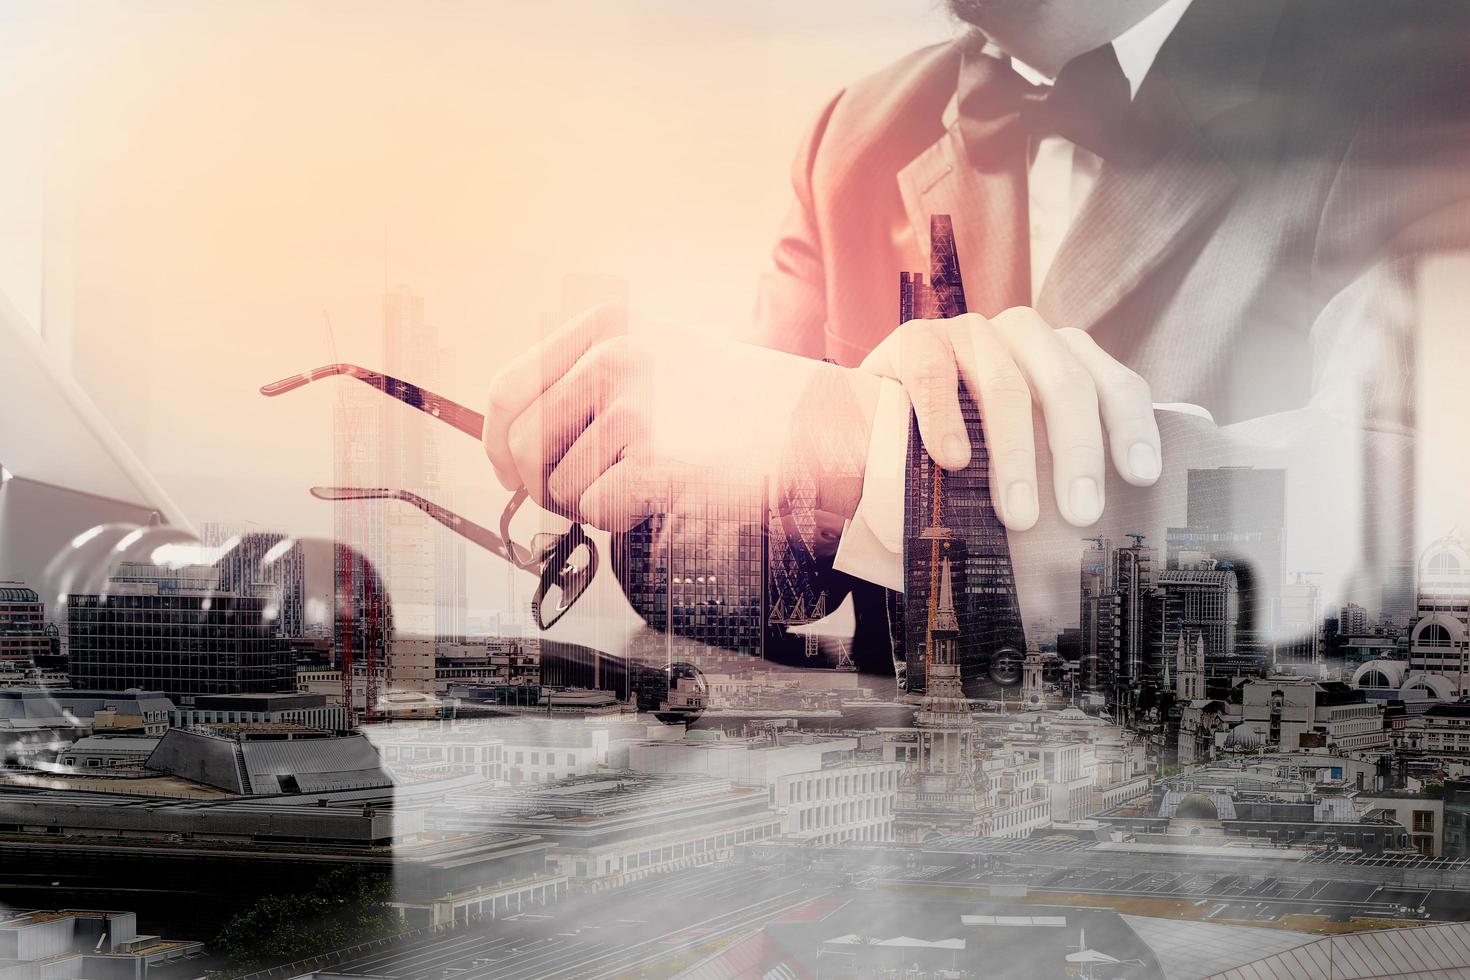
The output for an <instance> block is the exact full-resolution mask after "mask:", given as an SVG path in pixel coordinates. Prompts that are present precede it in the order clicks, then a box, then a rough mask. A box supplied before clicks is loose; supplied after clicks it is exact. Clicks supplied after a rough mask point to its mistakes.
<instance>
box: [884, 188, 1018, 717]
mask: <svg viewBox="0 0 1470 980" xmlns="http://www.w3.org/2000/svg"><path fill="white" fill-rule="evenodd" d="M930 238H931V246H930V247H931V281H930V283H929V285H927V286H926V285H925V284H924V281H923V279H924V277H923V276H922V275H921V274H918V273H904V274H902V275H901V276H900V281H899V286H900V300H899V317H900V319H901V320H909V319H913V318H915V317H928V316H934V317H953V316H959V315H960V314H962V313H964V312H966V306H965V293H964V284H963V283H962V282H961V279H960V265H959V256H958V255H957V254H956V251H955V244H954V228H953V226H952V224H951V222H950V218H949V216H948V215H935V216H934V217H933V218H932V219H931V221H930ZM960 405H961V410H962V412H963V414H964V418H965V427H966V430H967V431H968V433H969V436H970V444H971V447H972V452H971V457H970V465H969V466H967V467H965V468H964V469H963V470H961V471H959V472H954V473H945V472H943V471H942V470H940V469H939V467H937V466H935V464H934V461H933V460H932V459H931V458H930V456H929V454H928V452H926V451H925V450H924V446H923V441H922V440H921V439H920V436H919V431H918V423H917V421H916V420H911V421H910V429H909V446H908V468H907V473H908V479H907V481H906V489H905V503H904V538H903V565H904V617H903V623H904V627H903V637H902V639H903V648H904V649H903V655H904V661H905V671H906V675H907V689H908V690H909V691H910V692H912V693H923V692H924V691H925V690H926V684H927V674H926V665H927V662H928V660H929V654H930V651H929V649H928V632H929V623H928V607H929V603H930V602H932V601H933V597H934V590H935V588H936V587H937V583H938V578H939V568H938V562H939V559H940V555H939V552H938V549H937V547H936V545H935V543H934V541H933V540H932V539H930V538H927V537H925V533H926V532H927V531H928V529H929V528H930V527H931V525H941V526H944V527H947V528H950V529H951V530H952V531H953V532H954V540H953V544H952V547H951V550H950V552H949V559H950V565H951V571H952V574H953V577H954V579H955V582H956V591H957V592H958V594H959V599H958V600H957V601H956V604H955V608H956V614H957V616H958V622H959V624H960V626H961V630H960V634H959V637H958V639H957V641H956V656H957V663H958V664H959V668H960V677H961V679H962V681H963V684H964V688H965V693H966V694H968V695H969V696H970V697H995V696H997V695H999V694H1001V693H1002V692H1011V693H1014V691H1015V690H1018V689H1019V686H1020V684H1021V679H1022V677H1021V672H1022V661H1023V655H1022V651H1023V650H1025V649H1026V636H1025V631H1024V629H1023V628H1022V624H1021V611H1020V606H1019V604H1018V602H1017V600H1016V581H1015V573H1014V570H1013V568H1012V565H1011V552H1010V545H1009V542H1008V541H1007V540H1006V529H1005V525H1004V524H1002V523H1001V520H1000V517H999V516H998V515H997V514H996V513H995V508H994V506H993V505H992V504H991V500H990V457H989V453H988V452H987V450H986V446H985V435H984V431H983V430H982V428H981V425H980V409H979V406H978V405H977V404H976V401H975V399H973V398H961V399H960Z"/></svg>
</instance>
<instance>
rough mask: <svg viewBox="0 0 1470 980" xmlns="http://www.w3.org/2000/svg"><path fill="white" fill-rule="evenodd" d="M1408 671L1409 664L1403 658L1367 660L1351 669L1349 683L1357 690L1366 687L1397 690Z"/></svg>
mask: <svg viewBox="0 0 1470 980" xmlns="http://www.w3.org/2000/svg"><path fill="white" fill-rule="evenodd" d="M1408 672H1409V664H1408V662H1407V661H1404V660H1369V661H1368V662H1367V663H1364V664H1361V665H1359V667H1358V669H1357V670H1355V671H1353V677H1352V680H1351V681H1350V683H1351V685H1352V686H1353V687H1355V688H1357V689H1359V690H1362V689H1363V688H1367V687H1385V688H1391V689H1393V690H1398V689H1399V688H1400V687H1402V686H1403V683H1404V677H1405V675H1407V674H1408Z"/></svg>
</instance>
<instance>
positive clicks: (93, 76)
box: [0, 0, 951, 534]
mask: <svg viewBox="0 0 1470 980" xmlns="http://www.w3.org/2000/svg"><path fill="white" fill-rule="evenodd" d="M950 31H951V24H950V21H949V19H948V17H947V15H946V14H945V13H944V12H943V9H942V4H941V3H940V2H939V0H800V2H790V0H739V2H730V3H724V4H714V3H705V2H699V3H688V2H684V0H537V2H535V3H522V2H509V0H498V2H484V0H480V2H473V3H469V2H466V3H460V2H430V3H418V2H415V3H406V2H396V3H388V2H376V3H375V2H362V0H352V2H322V0H317V2H307V3H300V2H294V0H293V2H260V0H253V2H250V3H237V2H214V3H211V2H200V0H177V2H169V0H148V2H146V3H145V2H141V0H138V2H130V3H109V2H100V0H86V2H75V3H67V2H53V0H32V2H23V0H11V2H8V3H5V4H3V5H0V127H3V128H0V131H3V132H4V133H5V134H6V140H5V149H4V152H3V153H0V289H3V290H4V292H5V293H6V294H7V295H8V296H9V297H10V299H11V300H12V302H14V303H15V304H16V305H17V306H18V307H19V308H20V309H21V311H22V312H23V313H24V314H25V315H26V316H28V317H29V318H31V319H32V320H34V321H38V322H39V321H40V319H41V318H42V315H43V310H44V316H45V319H46V321H47V326H48V329H49V331H50V333H51V334H52V335H53V336H56V337H58V338H60V339H59V340H58V343H59V344H60V345H61V346H62V347H63V348H65V347H67V346H69V345H70V346H72V347H73V350H72V352H71V354H72V362H73V364H74V368H75V373H76V375H77V377H78V378H79V380H81V382H82V383H83V384H84V386H86V387H87V389H88V390H89V391H90V393H91V394H92V396H93V397H94V398H95V399H96V401H97V402H98V403H99V404H100V405H101V406H102V407H103V409H104V410H106V411H107V413H108V414H109V416H110V417H111V418H112V419H113V420H114V421H115V423H116V424H117V426H118V428H119V429H120V430H121V431H122V432H123V434H124V435H125V436H126V437H127V439H128V440H129V441H130V442H131V443H132V444H133V446H134V448H135V449H136V450H137V451H138V453H139V454H140V455H141V456H142V457H143V459H144V461H145V462H146V463H147V464H148V465H149V466H150V467H151V468H152V469H153V471H154V472H155V473H156V474H157V475H158V476H159V478H160V479H161V481H162V482H163V483H164V484H165V486H166V487H167V489H168V490H169V491H170V492H172V493H173V495H174V496H175V497H176V499H177V500H178V502H179V503H180V505H181V506H182V507H183V508H184V509H185V510H186V512H188V513H189V514H190V515H191V516H192V517H194V518H195V519H196V520H216V519H217V520H228V521H238V520H250V521H254V522H256V523H258V524H262V525H266V526H270V527H277V528H283V529H291V530H296V531H299V532H303V533H312V534H326V533H328V532H329V530H330V512H329V509H328V507H327V506H326V505H323V504H320V503H318V502H316V501H314V500H312V499H311V498H309V497H308V496H307V494H306V488H307V487H308V486H309V485H311V484H312V483H324V482H329V481H330V474H331V442H330V439H331V414H332V413H331V407H332V391H331V386H330V385H322V386H318V387H317V388H316V389H314V390H313V389H308V390H305V391H302V392H298V393H296V394H295V395H293V396H291V397H290V398H289V399H279V400H276V401H267V400H266V399H263V398H261V397H260V396H259V395H258V394H256V389H257V388H258V386H259V385H260V384H262V383H264V382H266V381H270V380H273V379H275V378H277V377H281V376H284V375H287V374H291V373H295V372H297V371H300V370H303V369H305V368H308V367H311V366H315V365H317V364H319V363H325V362H327V361H329V360H331V359H333V358H332V350H333V346H332V343H331V342H330V341H329V336H328V332H327V329H326V327H325V326H324V315H323V311H326V312H328V313H329V314H330V317H331V321H332V323H333V326H334V338H335V347H336V352H337V358H338V359H341V360H356V361H358V362H360V363H364V364H369V365H371V364H374V363H375V362H376V361H377V360H378V358H379V354H378V351H379V345H380V331H381V313H380V302H381V296H382V294H383V291H384V289H385V288H386V287H388V286H392V285H395V284H399V283H403V284H407V285H408V286H409V287H411V288H412V289H413V290H415V291H416V292H418V293H420V294H421V295H423V297H424V298H425V302H426V308H427V313H428V319H429V321H430V322H431V323H432V324H433V325H434V326H435V327H436V328H437V330H438V335H439V339H440V343H441V344H442V346H443V347H444V348H445V349H446V351H447V352H448V354H449V355H450V356H449V357H448V358H446V360H445V368H444V371H443V374H442V376H441V377H434V378H419V379H416V380H419V381H421V382H423V383H425V384H428V385H431V386H433V387H436V388H438V389H439V390H441V391H442V392H443V393H444V394H447V395H450V396H451V397H459V398H461V399H462V400H465V401H466V402H468V403H470V404H474V405H477V406H478V405H479V404H480V403H481V402H482V400H483V398H484V395H485V385H486V382H487V381H488V379H489V378H490V376H491V375H492V374H493V373H494V371H495V370H496V368H497V367H498V366H499V365H500V364H501V363H503V362H504V361H505V360H506V359H507V358H508V357H509V356H510V355H511V354H512V353H514V352H516V351H518V350H520V349H521V348H523V347H525V346H526V345H528V344H530V343H532V342H533V341H534V340H536V339H537V338H538V337H539V335H540V332H541V322H542V315H543V313H545V312H546V311H554V310H557V309H559V308H560V307H561V305H562V302H561V280H562V277H563V275H564V274H566V273H582V274H609V275H613V276H617V277H622V278H624V279H626V280H627V281H628V283H629V285H630V288H631V294H632V297H633V302H634V304H635V307H636V308H637V309H638V311H639V312H641V313H643V314H646V315H649V316H653V317H658V318H662V319H668V320H674V321H686V322H689V323H691V324H698V325H715V326H720V325H727V324H730V323H733V322H734V321H737V320H739V319H740V318H741V317H742V316H743V315H744V314H745V313H746V312H747V311H748V310H749V308H750V306H751V304H752V301H753V297H754V291H755V279H756V275H757V273H758V271H759V270H760V268H761V267H762V264H763V263H764V261H765V259H766V256H767V254H768V252H769V248H770V245H771V244H772V242H773V241H774V235H775V231H776V228H777V226H778V223H779V221H780V218H781V215H782V213H783V211H784V209H785V207H786V205H787V203H788V201H789V195H790V186H789V183H788V174H789V167H790V162H791V159H792V156H793V153H794V151H795V149H796V146H797V142H798V140H799V139H800V137H801V135H802V133H803V130H804V128H805V127H806V126H808V125H809V124H810V123H811V122H812V120H814V119H815V116H816V114H817V112H818V111H819V110H820V108H821V107H822V105H823V104H824V103H825V102H826V101H827V100H828V99H829V98H831V96H832V95H834V94H835V93H836V92H837V91H838V90H839V89H840V88H841V87H842V86H843V85H844V84H846V83H848V82H850V81H852V80H854V79H856V78H858V77H861V76H862V75H864V74H866V73H868V72H871V71H874V70H876V69H878V68H881V67H882V66H883V65H885V64H886V63H888V62H889V61H891V60H893V59H894V58H896V57H898V56H900V55H902V54H903V53H905V52H907V51H909V50H912V49H914V48H916V47H918V46H920V45H923V44H926V43H930V42H932V41H935V40H938V39H942V38H944V37H946V36H948V35H949V33H950ZM43 255H44V264H43ZM43 283H44V286H43ZM445 445H446V446H447V447H449V448H450V450H451V452H452V456H451V462H452V464H453V466H454V472H455V475H456V477H457V482H458V484H459V490H460V497H461V499H462V500H464V501H467V502H466V503H465V505H464V506H465V509H466V510H467V511H469V512H471V513H472V514H474V516H476V517H480V518H482V519H485V520H486V521H488V522H493V520H494V514H495V512H496V510H497V507H496V504H497V503H498V501H499V499H500V498H501V496H502V494H501V493H500V491H499V490H498V488H495V489H491V485H492V482H493V481H492V479H491V476H490V472H489V469H488V467H487V466H486V464H485V460H484V458H483V456H482V454H481V453H480V451H479V449H478V446H477V445H475V444H473V443H472V442H471V441H470V440H468V439H459V438H453V439H448V440H445ZM476 498H479V499H476ZM481 500H483V504H481Z"/></svg>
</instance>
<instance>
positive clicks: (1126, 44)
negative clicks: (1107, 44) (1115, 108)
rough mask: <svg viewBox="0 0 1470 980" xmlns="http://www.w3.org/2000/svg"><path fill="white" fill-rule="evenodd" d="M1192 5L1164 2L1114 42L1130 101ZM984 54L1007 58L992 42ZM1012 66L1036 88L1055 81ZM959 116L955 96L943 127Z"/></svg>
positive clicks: (1178, 0) (1020, 65)
mask: <svg viewBox="0 0 1470 980" xmlns="http://www.w3.org/2000/svg"><path fill="white" fill-rule="evenodd" d="M1192 2H1193V0H1165V2H1164V3H1162V4H1160V5H1159V6H1158V8H1157V9H1155V10H1154V11H1153V13H1151V14H1149V15H1148V16H1147V17H1145V18H1143V20H1141V21H1139V22H1138V23H1136V24H1134V25H1133V26H1132V27H1130V28H1128V30H1126V31H1124V32H1123V33H1122V34H1119V35H1118V36H1117V37H1115V38H1113V53H1114V54H1116V55H1117V56H1118V66H1119V67H1120V68H1122V69H1123V74H1124V76H1126V77H1127V79H1128V95H1129V97H1130V98H1132V97H1134V96H1136V95H1138V88H1139V86H1140V85H1142V84H1143V79H1144V77H1145V76H1147V75H1148V72H1149V69H1150V68H1152V67H1153V64H1154V59H1156V58H1157V57H1158V56H1159V51H1160V49H1162V48H1163V46H1164V42H1165V41H1167V40H1169V35H1170V34H1173V33H1174V28H1175V27H1176V26H1178V24H1179V19H1180V18H1181V17H1183V16H1184V11H1186V10H1188V9H1189V5H1190V4H1191V3H1192ZM983 50H984V51H985V53H987V54H990V55H994V56H996V57H1000V58H1004V57H1006V54H1005V52H1004V51H1002V50H1001V49H1000V48H998V47H996V46H995V45H994V44H992V43H990V42H986V44H985V47H984V48H983ZM1010 62H1011V67H1013V68H1015V69H1016V72H1017V73H1018V74H1019V75H1020V76H1021V77H1022V78H1024V79H1026V81H1028V82H1030V83H1031V84H1033V85H1050V84H1051V83H1052V81H1053V79H1051V78H1048V77H1046V76H1045V75H1043V74H1042V73H1041V72H1039V71H1037V70H1036V69H1035V68H1032V67H1031V66H1030V65H1028V64H1026V63H1025V62H1023V61H1020V60H1018V59H1016V58H1011V59H1010ZM959 112H960V110H959V97H958V96H953V97H951V98H950V100H949V104H948V105H946V106H945V107H944V113H943V117H942V123H943V125H944V127H945V128H946V129H948V128H949V127H950V126H952V125H954V121H955V120H956V119H958V118H959Z"/></svg>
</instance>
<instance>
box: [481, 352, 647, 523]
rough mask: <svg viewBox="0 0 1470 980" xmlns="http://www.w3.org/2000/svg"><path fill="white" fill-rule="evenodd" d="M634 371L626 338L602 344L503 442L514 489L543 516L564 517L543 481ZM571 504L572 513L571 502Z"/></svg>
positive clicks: (512, 427) (516, 423) (517, 421)
mask: <svg viewBox="0 0 1470 980" xmlns="http://www.w3.org/2000/svg"><path fill="white" fill-rule="evenodd" d="M633 370H634V365H633V363H632V357H631V356H630V354H629V352H628V349H627V341H626V338H622V337H614V338H613V339H611V340H605V341H603V342H601V343H599V344H597V345H595V346H594V347H592V348H591V349H590V350H588V351H587V352H586V353H585V354H583V355H582V357H581V359H580V360H578V361H577V363H576V364H575V365H573V366H572V368H571V370H569V371H567V372H566V374H564V375H563V376H562V377H561V378H560V379H559V380H557V381H556V382H555V383H554V384H552V385H551V386H550V387H549V388H547V389H546V391H545V392H544V393H542V394H541V396H540V397H538V398H537V399H536V400H535V401H533V402H532V403H531V405H530V406H528V407H527V408H526V410H525V411H523V412H521V414H520V415H519V416H517V417H516V419H515V421H513V422H512V423H511V425H510V431H509V432H508V434H507V437H506V444H507V446H508V447H509V450H510V459H511V466H512V479H513V480H514V485H515V486H521V487H525V488H526V491H527V492H528V493H529V494H530V495H531V499H532V500H534V501H536V503H538V504H540V505H541V506H543V507H545V508H547V509H548V510H555V511H558V512H563V513H565V512H564V511H562V510H561V508H560V507H558V506H557V501H556V500H555V499H554V498H553V497H552V496H551V495H550V494H549V493H548V478H549V476H550V474H551V472H552V470H553V469H554V468H555V467H556V466H557V465H558V464H559V463H560V462H561V461H562V457H563V455H564V454H565V453H566V452H568V451H569V450H570V448H571V447H572V445H573V444H574V443H575V442H576V441H577V440H578V437H579V436H581V435H583V433H584V430H586V429H587V427H588V426H589V425H590V424H591V423H593V422H594V420H595V419H596V418H597V417H599V416H600V415H601V414H602V412H603V411H604V410H605V409H606V408H607V406H608V404H609V401H610V400H611V398H612V394H611V393H612V392H613V391H615V390H617V389H619V388H620V387H622V386H625V385H626V384H627V383H628V381H629V375H630V374H631V373H632V371H633ZM593 475H594V476H595V475H596V474H593ZM589 480H590V478H589ZM571 503H572V505H573V506H574V507H575V504H576V501H575V500H573V501H572V502H571ZM566 516H568V517H571V516H573V515H572V514H570V513H567V514H566Z"/></svg>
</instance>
